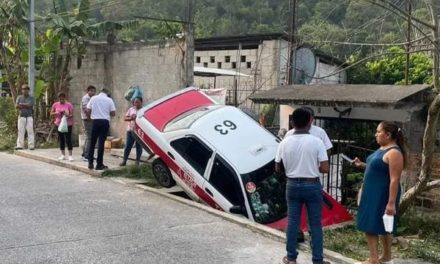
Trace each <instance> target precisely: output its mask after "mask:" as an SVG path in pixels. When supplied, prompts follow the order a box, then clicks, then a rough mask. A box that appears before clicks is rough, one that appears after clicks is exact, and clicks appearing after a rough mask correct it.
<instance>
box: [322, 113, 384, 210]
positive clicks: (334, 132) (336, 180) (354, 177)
mask: <svg viewBox="0 0 440 264" xmlns="http://www.w3.org/2000/svg"><path fill="white" fill-rule="evenodd" d="M378 124H379V122H378V121H371V120H353V119H346V118H323V117H316V118H315V125H316V126H319V127H321V128H323V129H324V130H325V131H326V132H327V134H328V136H329V137H330V140H331V141H332V143H333V148H332V149H331V152H330V155H329V162H330V172H329V173H327V174H325V175H324V182H323V185H324V189H325V190H326V191H327V192H328V193H329V194H330V195H331V196H333V198H335V199H336V200H338V201H340V202H341V203H342V204H344V205H345V206H346V207H348V208H352V209H354V208H356V207H357V206H356V194H357V190H358V189H359V186H360V183H361V181H362V178H363V171H361V170H359V169H357V168H355V167H353V166H352V165H351V164H349V163H348V162H347V161H345V160H344V159H343V158H342V157H341V154H345V155H347V156H348V157H351V158H355V157H358V158H359V159H361V160H362V161H365V160H366V158H367V157H368V155H370V154H371V153H372V152H373V150H374V149H376V148H377V144H376V140H375V138H374V134H375V131H376V128H377V125H378Z"/></svg>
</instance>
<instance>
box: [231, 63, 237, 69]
mask: <svg viewBox="0 0 440 264" xmlns="http://www.w3.org/2000/svg"><path fill="white" fill-rule="evenodd" d="M231 68H232V69H236V68H237V63H236V62H235V61H234V62H233V63H232V64H231Z"/></svg>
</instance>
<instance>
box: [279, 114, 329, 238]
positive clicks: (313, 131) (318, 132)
mask: <svg viewBox="0 0 440 264" xmlns="http://www.w3.org/2000/svg"><path fill="white" fill-rule="evenodd" d="M302 108H303V109H305V110H307V111H309V112H310V115H311V119H312V120H311V124H312V125H311V126H310V129H309V133H310V135H312V136H315V137H318V138H320V139H321V140H322V143H324V146H325V149H326V150H327V155H328V156H330V150H331V148H333V144H332V142H331V141H330V138H329V137H328V135H327V133H326V132H325V130H324V129H322V128H320V127H319V126H315V125H313V121H314V120H315V112H314V111H313V109H312V108H310V107H307V106H303V107H302ZM290 126H291V127H292V129H290V130H289V131H288V132H287V133H286V134H285V135H284V137H287V136H291V135H293V133H295V128H294V125H293V124H292V122H291V120H290ZM297 237H298V242H304V233H303V232H302V231H301V230H298V236H297Z"/></svg>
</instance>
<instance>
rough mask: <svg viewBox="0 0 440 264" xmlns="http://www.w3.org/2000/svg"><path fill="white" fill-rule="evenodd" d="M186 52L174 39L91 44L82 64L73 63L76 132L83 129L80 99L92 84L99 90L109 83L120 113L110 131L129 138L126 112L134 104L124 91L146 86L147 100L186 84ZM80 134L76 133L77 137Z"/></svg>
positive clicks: (72, 83) (113, 120)
mask: <svg viewBox="0 0 440 264" xmlns="http://www.w3.org/2000/svg"><path fill="white" fill-rule="evenodd" d="M181 61H182V52H181V51H180V48H179V47H178V45H177V44H176V43H174V42H163V43H154V44H148V43H124V44H117V45H111V46H109V45H107V44H105V43H99V44H89V45H87V53H86V54H85V56H84V58H83V60H82V66H81V68H79V69H78V68H77V67H76V63H74V65H72V68H71V77H72V80H71V81H70V90H69V91H70V92H69V99H70V101H71V102H72V103H73V104H74V107H75V113H74V114H75V119H74V120H75V125H74V131H73V132H74V135H78V134H79V133H80V131H81V128H82V125H81V118H80V103H81V98H82V96H83V95H84V94H85V91H86V88H87V86H88V85H94V86H96V87H97V89H98V91H99V90H100V89H101V88H103V87H106V88H107V89H109V90H110V91H111V92H112V98H113V100H114V102H115V105H116V109H117V110H116V116H115V117H114V118H112V120H111V124H110V134H111V135H112V136H115V137H122V138H125V130H126V124H125V123H126V122H125V121H124V116H125V113H126V111H127V109H128V108H129V107H130V106H131V105H130V103H129V102H128V101H126V100H125V99H124V93H125V92H126V90H127V89H128V88H129V87H130V86H131V85H139V86H140V87H142V88H143V92H144V104H145V103H146V102H148V101H150V100H154V99H157V98H160V97H162V96H164V95H167V94H170V93H172V92H174V91H176V90H177V89H179V87H182V84H183V82H182V74H183V71H182V68H181V64H180V63H181ZM74 138H76V137H74Z"/></svg>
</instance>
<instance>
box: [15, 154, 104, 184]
mask: <svg viewBox="0 0 440 264" xmlns="http://www.w3.org/2000/svg"><path fill="white" fill-rule="evenodd" d="M14 154H15V155H17V156H21V157H25V158H28V159H34V160H38V161H42V162H46V163H49V164H52V165H56V166H59V167H63V168H67V169H71V170H75V171H80V172H82V173H85V174H89V175H90V176H93V177H102V172H103V171H96V170H89V169H88V168H85V167H81V166H78V165H76V164H72V163H68V161H60V160H57V159H54V158H47V157H43V156H41V155H37V154H33V153H29V152H26V151H22V150H16V151H14Z"/></svg>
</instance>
